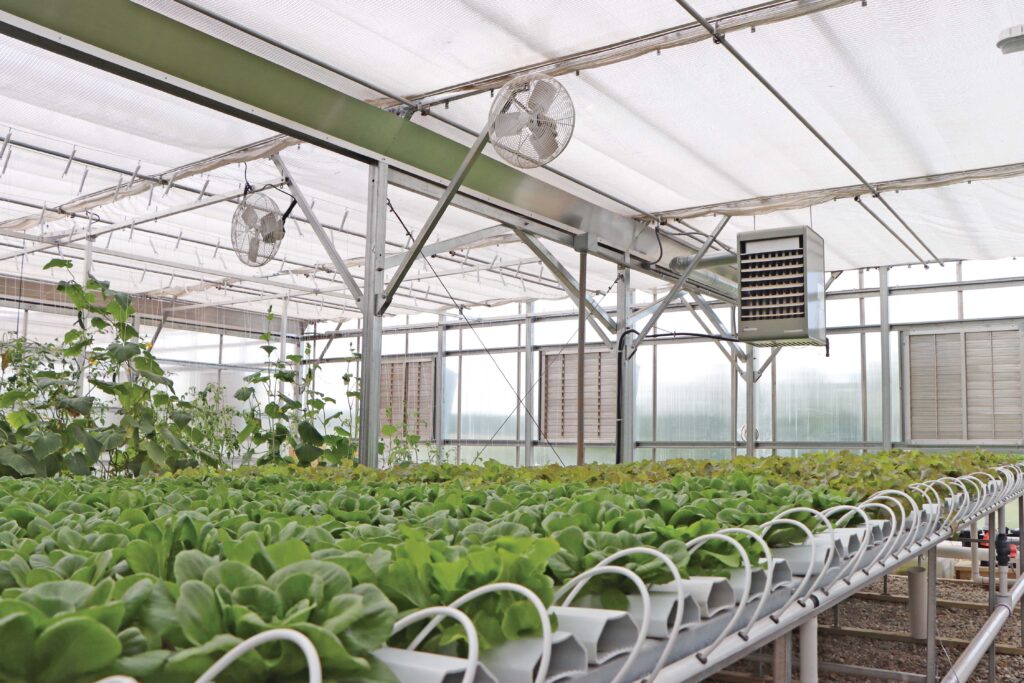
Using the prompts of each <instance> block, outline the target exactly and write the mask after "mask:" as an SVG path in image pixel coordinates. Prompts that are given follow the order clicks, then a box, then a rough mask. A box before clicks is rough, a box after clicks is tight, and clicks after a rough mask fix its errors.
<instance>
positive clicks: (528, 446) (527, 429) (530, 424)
mask: <svg viewBox="0 0 1024 683" xmlns="http://www.w3.org/2000/svg"><path fill="white" fill-rule="evenodd" d="M524 325H525V332H524V334H523V338H524V339H523V353H524V354H525V363H524V368H523V382H524V384H525V386H526V392H525V393H524V394H523V405H524V406H525V407H526V411H525V412H526V420H525V421H524V423H523V445H524V449H525V450H524V452H523V464H524V465H525V466H526V467H533V442H534V441H536V440H537V434H536V432H535V431H534V429H535V426H536V421H535V418H534V414H533V406H534V395H535V394H534V391H533V389H534V386H535V385H536V380H535V379H534V375H535V374H536V370H535V369H534V356H535V355H536V354H535V352H534V348H533V302H532V301H531V302H529V303H528V304H526V322H525V323H524Z"/></svg>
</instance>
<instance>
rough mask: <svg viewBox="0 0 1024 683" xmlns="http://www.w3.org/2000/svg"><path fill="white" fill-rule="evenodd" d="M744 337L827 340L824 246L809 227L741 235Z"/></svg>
mask: <svg viewBox="0 0 1024 683" xmlns="http://www.w3.org/2000/svg"><path fill="white" fill-rule="evenodd" d="M736 253H737V255H738V256H739V271H740V287H739V290H740V291H739V294H740V305H739V330H738V332H739V338H740V339H741V340H743V341H745V342H749V343H751V344H756V345H759V346H792V345H801V344H824V343H825V283H824V276H825V272H824V271H825V259H824V256H825V247H824V243H823V242H822V239H821V237H819V236H818V235H817V233H815V232H814V231H813V230H811V229H810V228H807V227H802V226H801V227H793V228H774V229H771V230H758V231H756V232H745V233H740V234H739V235H738V236H737V245H736Z"/></svg>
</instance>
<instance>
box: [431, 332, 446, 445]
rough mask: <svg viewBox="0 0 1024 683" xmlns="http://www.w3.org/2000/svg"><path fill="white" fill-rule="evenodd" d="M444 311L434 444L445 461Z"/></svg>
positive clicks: (436, 366)
mask: <svg viewBox="0 0 1024 683" xmlns="http://www.w3.org/2000/svg"><path fill="white" fill-rule="evenodd" d="M444 319H445V315H444V313H439V314H438V316H437V322H438V325H437V355H436V356H435V357H434V416H433V417H434V446H435V447H436V448H437V457H438V459H439V460H440V461H441V462H444V460H445V458H444V418H445V413H444V366H445V360H444V359H445V338H446V337H447V331H446V330H445V327H444Z"/></svg>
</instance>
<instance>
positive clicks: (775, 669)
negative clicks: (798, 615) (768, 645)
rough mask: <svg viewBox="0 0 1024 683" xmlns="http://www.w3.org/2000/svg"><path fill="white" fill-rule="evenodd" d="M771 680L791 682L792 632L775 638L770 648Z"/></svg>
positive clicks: (782, 682)
mask: <svg viewBox="0 0 1024 683" xmlns="http://www.w3.org/2000/svg"><path fill="white" fill-rule="evenodd" d="M772 682H773V683H793V632H792V631H789V632H787V633H786V634H785V635H781V636H779V637H778V638H776V639H775V645H774V648H773V650H772Z"/></svg>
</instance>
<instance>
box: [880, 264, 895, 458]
mask: <svg viewBox="0 0 1024 683" xmlns="http://www.w3.org/2000/svg"><path fill="white" fill-rule="evenodd" d="M878 320H879V328H878V329H879V332H880V333H881V337H882V349H881V350H882V450H886V451H888V450H891V449H892V368H890V367H889V364H890V359H889V355H890V353H889V268H888V267H887V266H882V267H881V268H879V269H878Z"/></svg>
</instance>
